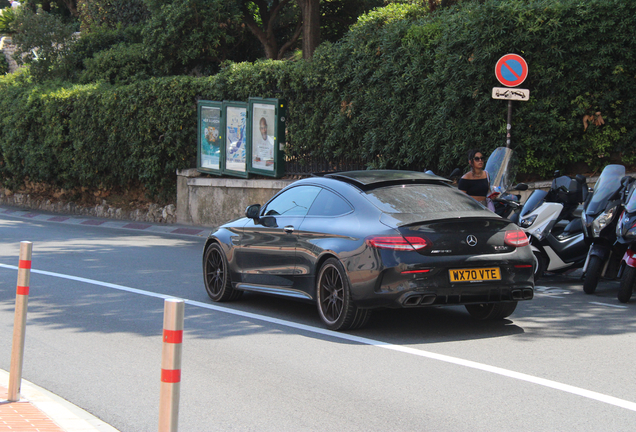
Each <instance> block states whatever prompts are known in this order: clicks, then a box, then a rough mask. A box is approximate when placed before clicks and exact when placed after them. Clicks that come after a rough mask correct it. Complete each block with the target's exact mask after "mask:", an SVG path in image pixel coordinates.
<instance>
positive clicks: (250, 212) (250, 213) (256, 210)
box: [245, 204, 261, 221]
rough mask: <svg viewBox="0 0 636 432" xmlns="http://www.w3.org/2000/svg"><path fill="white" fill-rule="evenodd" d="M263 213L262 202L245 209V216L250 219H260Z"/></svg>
mask: <svg viewBox="0 0 636 432" xmlns="http://www.w3.org/2000/svg"><path fill="white" fill-rule="evenodd" d="M260 215H261V205H260V204H252V205H251V206H248V207H247V208H246V209H245V217H246V218H249V219H254V221H258V219H259V218H260Z"/></svg>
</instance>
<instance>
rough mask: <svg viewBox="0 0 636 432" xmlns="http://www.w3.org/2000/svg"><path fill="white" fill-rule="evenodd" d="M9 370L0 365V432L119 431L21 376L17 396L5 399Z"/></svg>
mask: <svg viewBox="0 0 636 432" xmlns="http://www.w3.org/2000/svg"><path fill="white" fill-rule="evenodd" d="M8 387H9V373H8V372H7V371H5V370H2V369H0V432H4V431H29V432H119V431H118V430H117V429H115V428H114V427H112V426H110V425H108V424H107V423H105V422H103V421H102V420H100V419H98V418H97V417H95V416H93V415H91V414H90V413H88V412H86V411H84V410H83V409H81V408H79V407H78V406H75V405H73V404H72V403H70V402H69V401H67V400H65V399H62V398H61V397H59V396H56V395H54V394H53V393H51V392H49V391H47V390H45V389H43V388H42V387H38V386H37V385H35V384H33V383H31V382H29V381H26V380H24V379H23V380H22V386H21V389H20V396H21V397H20V400H19V401H18V402H9V401H8V400H7V393H8Z"/></svg>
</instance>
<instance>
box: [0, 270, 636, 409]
mask: <svg viewBox="0 0 636 432" xmlns="http://www.w3.org/2000/svg"><path fill="white" fill-rule="evenodd" d="M0 268H7V269H13V270H17V269H18V267H17V266H10V265H6V264H0ZM31 273H37V274H42V275H46V276H52V277H57V278H61V279H68V280H74V281H77V282H84V283H87V284H91V285H98V286H103V287H106V288H112V289H116V290H120V291H126V292H130V293H134V294H141V295H145V296H149V297H155V298H161V299H167V298H175V297H174V296H169V295H165V294H157V293H153V292H150V291H144V290H140V289H136V288H130V287H126V286H123V285H117V284H111V283H108V282H101V281H97V280H93V279H86V278H81V277H77V276H70V275H64V274H60V273H53V272H47V271H42V270H34V269H31ZM184 301H185V303H186V304H188V305H190V306H196V307H201V308H205V309H210V310H214V311H217V312H223V313H227V314H231V315H238V316H241V317H244V318H250V319H255V320H259V321H265V322H269V323H272V324H276V325H281V326H285V327H290V328H294V329H298V330H303V331H307V332H311V333H316V334H320V335H325V336H329V337H332V338H336V339H343V340H347V341H350V342H357V343H360V344H364V345H371V346H374V347H377V348H384V349H388V350H392V351H397V352H402V353H406V354H411V355H416V356H419V357H425V358H429V359H433V360H438V361H442V362H445V363H451V364H455V365H459V366H464V367H468V368H471V369H476V370H480V371H484V372H490V373H493V374H497V375H501V376H505V377H508V378H513V379H516V380H520V381H526V382H529V383H532V384H537V385H540V386H543V387H548V388H552V389H555V390H560V391H563V392H566V393H571V394H574V395H577V396H581V397H584V398H588V399H592V400H596V401H599V402H603V403H606V404H609V405H614V406H617V407H620V408H625V409H627V410H630V411H635V412H636V402H630V401H627V400H624V399H619V398H616V397H613V396H608V395H605V394H602V393H598V392H595V391H591V390H586V389H583V388H580V387H574V386H571V385H568V384H563V383H559V382H556V381H552V380H548V379H544V378H539V377H535V376H532V375H527V374H524V373H520V372H515V371H511V370H508V369H503V368H500V367H496V366H490V365H486V364H482V363H477V362H474V361H471V360H464V359H460V358H457V357H451V356H447V355H444V354H437V353H433V352H430V351H424V350H419V349H415V348H409V347H404V346H400V345H393V344H390V343H386V342H381V341H377V340H374V339H368V338H364V337H359V336H354V335H350V334H346V333H339V332H334V331H331V330H327V329H322V328H318V327H312V326H308V325H305V324H298V323H295V322H291V321H286V320H282V319H278V318H272V317H268V316H264V315H258V314H254V313H250V312H243V311H239V310H234V309H229V308H226V307H223V306H217V305H214V304H208V303H202V302H198V301H194V300H188V299H184ZM601 304H602V303H601Z"/></svg>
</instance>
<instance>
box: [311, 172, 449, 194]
mask: <svg viewBox="0 0 636 432" xmlns="http://www.w3.org/2000/svg"><path fill="white" fill-rule="evenodd" d="M323 177H327V178H332V179H335V180H340V181H344V182H346V183H350V184H352V185H355V186H357V187H359V188H360V189H374V188H377V187H382V186H388V185H392V184H408V183H419V184H422V183H429V184H430V183H434V184H440V183H449V182H451V180H449V179H446V178H444V177H440V176H437V175H435V174H427V173H423V172H420V171H403V170H360V171H342V172H335V173H328V174H324V175H323Z"/></svg>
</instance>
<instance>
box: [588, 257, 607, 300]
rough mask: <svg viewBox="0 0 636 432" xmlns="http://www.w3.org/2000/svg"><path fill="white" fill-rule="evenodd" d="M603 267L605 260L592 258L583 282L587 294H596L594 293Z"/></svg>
mask: <svg viewBox="0 0 636 432" xmlns="http://www.w3.org/2000/svg"><path fill="white" fill-rule="evenodd" d="M602 267H603V260H601V258H599V257H597V256H591V257H590V262H589V263H588V264H587V270H585V279H584V280H583V291H585V294H594V291H596V286H597V285H598V279H599V277H600V276H601V268H602Z"/></svg>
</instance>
